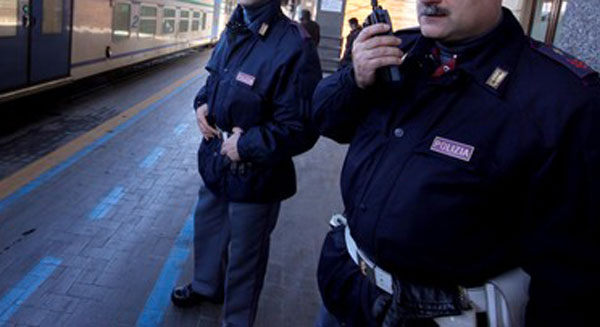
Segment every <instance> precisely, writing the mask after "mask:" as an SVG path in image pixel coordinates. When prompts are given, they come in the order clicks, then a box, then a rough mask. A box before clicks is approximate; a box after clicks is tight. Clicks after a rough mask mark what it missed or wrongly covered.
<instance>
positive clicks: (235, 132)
mask: <svg viewBox="0 0 600 327" xmlns="http://www.w3.org/2000/svg"><path fill="white" fill-rule="evenodd" d="M231 131H232V132H233V134H242V133H243V132H244V130H243V129H241V128H240V127H237V126H236V127H234V128H232V129H231Z"/></svg>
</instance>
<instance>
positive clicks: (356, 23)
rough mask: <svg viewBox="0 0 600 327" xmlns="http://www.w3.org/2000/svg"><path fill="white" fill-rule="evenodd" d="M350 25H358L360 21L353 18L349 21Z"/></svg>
mask: <svg viewBox="0 0 600 327" xmlns="http://www.w3.org/2000/svg"><path fill="white" fill-rule="evenodd" d="M348 23H349V24H350V25H353V24H354V25H358V19H356V17H352V18H350V19H348Z"/></svg>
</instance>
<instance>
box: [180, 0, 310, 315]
mask: <svg viewBox="0 0 600 327" xmlns="http://www.w3.org/2000/svg"><path fill="white" fill-rule="evenodd" d="M238 3H239V4H240V5H239V6H238V7H237V8H236V9H235V11H234V12H233V14H232V16H231V19H230V21H229V22H228V24H227V27H226V29H225V31H224V32H223V34H222V36H221V38H220V40H219V42H218V43H217V45H216V47H215V49H214V50H213V53H212V56H211V58H210V60H209V61H208V63H207V66H206V69H207V70H208V71H209V73H210V74H209V76H208V79H207V82H206V85H205V86H204V87H203V88H202V89H201V90H200V91H199V93H198V95H197V96H196V99H195V103H194V107H195V109H196V116H197V120H198V125H199V127H200V130H201V132H202V135H203V136H204V140H203V142H202V143H201V145H200V149H199V150H198V168H199V172H200V175H201V176H202V179H203V181H204V185H202V186H201V187H200V191H199V196H198V204H197V207H196V211H195V215H194V278H193V281H192V282H191V283H190V284H187V285H184V286H180V287H177V288H175V289H174V290H173V292H172V294H171V299H172V302H173V303H174V304H175V305H176V306H179V307H189V306H193V305H198V304H200V303H202V302H205V301H209V302H216V303H220V302H223V301H224V308H223V323H222V325H223V326H252V325H253V322H254V319H255V316H256V309H257V305H258V298H259V294H260V291H261V289H262V284H263V280H264V275H265V271H266V267H267V260H268V253H269V239H270V234H271V232H272V231H273V228H274V227H275V223H276V220H277V216H278V213H279V207H280V202H281V201H282V200H284V199H286V198H289V197H291V196H292V195H293V194H294V193H295V192H296V177H295V171H294V164H293V162H292V156H294V155H296V154H299V153H301V152H304V151H306V150H308V149H310V147H312V146H313V145H314V143H315V142H316V139H317V137H318V134H317V133H316V131H315V130H314V129H312V130H311V129H310V128H309V127H308V125H307V124H306V122H308V121H309V119H310V105H311V96H312V93H313V91H314V88H315V86H316V85H317V83H318V81H319V80H320V79H321V68H320V64H319V59H318V56H317V52H316V50H315V47H314V45H313V43H312V42H311V41H310V36H308V35H307V34H306V32H305V31H304V29H302V28H301V27H300V26H299V25H297V24H296V23H294V22H292V21H291V20H289V19H288V18H287V17H285V16H284V15H283V14H282V12H281V9H280V2H279V1H278V0H239V1H238Z"/></svg>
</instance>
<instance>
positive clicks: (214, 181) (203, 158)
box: [198, 137, 230, 190]
mask: <svg viewBox="0 0 600 327" xmlns="http://www.w3.org/2000/svg"><path fill="white" fill-rule="evenodd" d="M222 143H223V142H222V141H221V140H220V139H218V138H216V137H213V138H211V139H209V140H203V141H202V143H201V144H200V148H199V149H198V172H199V173H200V176H202V179H203V180H204V183H205V184H206V186H208V187H209V188H210V189H212V190H216V189H219V190H220V189H222V186H223V180H224V176H225V174H226V173H227V170H228V169H229V163H230V161H229V158H227V156H223V155H221V153H220V152H221V144H222Z"/></svg>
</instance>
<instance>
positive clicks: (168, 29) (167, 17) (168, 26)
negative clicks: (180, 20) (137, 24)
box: [162, 8, 175, 34]
mask: <svg viewBox="0 0 600 327" xmlns="http://www.w3.org/2000/svg"><path fill="white" fill-rule="evenodd" d="M173 32H175V9H169V8H165V9H164V10H163V26H162V33H163V34H171V33H173Z"/></svg>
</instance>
